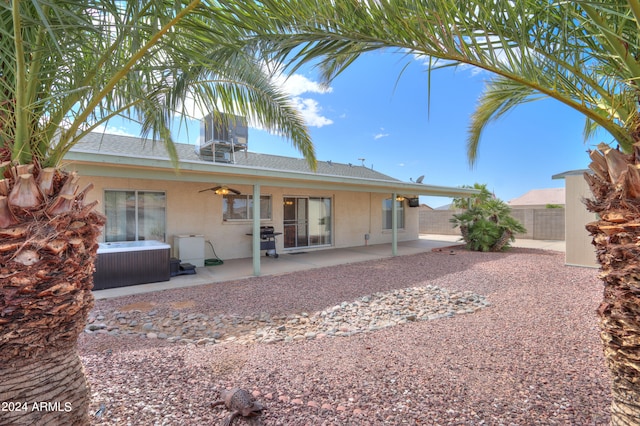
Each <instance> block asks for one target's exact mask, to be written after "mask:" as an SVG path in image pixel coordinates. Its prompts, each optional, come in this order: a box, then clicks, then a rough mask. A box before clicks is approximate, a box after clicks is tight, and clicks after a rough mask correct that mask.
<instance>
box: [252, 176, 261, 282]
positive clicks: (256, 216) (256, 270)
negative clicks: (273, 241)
mask: <svg viewBox="0 0 640 426" xmlns="http://www.w3.org/2000/svg"><path fill="white" fill-rule="evenodd" d="M252 211H253V231H252V234H253V275H255V276H256V277H259V276H260V185H259V184H257V183H256V184H255V185H253V210H252Z"/></svg>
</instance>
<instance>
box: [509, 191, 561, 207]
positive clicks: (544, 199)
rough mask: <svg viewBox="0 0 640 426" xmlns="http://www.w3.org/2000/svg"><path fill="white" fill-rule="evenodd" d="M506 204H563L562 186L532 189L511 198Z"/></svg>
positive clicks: (512, 205)
mask: <svg viewBox="0 0 640 426" xmlns="http://www.w3.org/2000/svg"><path fill="white" fill-rule="evenodd" d="M507 204H509V205H510V206H511V207H514V206H541V205H547V204H560V205H564V204H565V191H564V188H545V189H532V190H531V191H529V192H526V193H525V194H523V195H521V196H519V197H517V198H514V199H512V200H511V201H509V202H508V203H507Z"/></svg>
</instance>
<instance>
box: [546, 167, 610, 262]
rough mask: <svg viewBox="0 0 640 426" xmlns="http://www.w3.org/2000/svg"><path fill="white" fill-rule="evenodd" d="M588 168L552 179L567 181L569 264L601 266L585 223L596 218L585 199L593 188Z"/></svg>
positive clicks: (566, 233)
mask: <svg viewBox="0 0 640 426" xmlns="http://www.w3.org/2000/svg"><path fill="white" fill-rule="evenodd" d="M585 172H587V173H589V171H588V170H572V171H568V172H564V173H558V174H557V175H554V176H552V179H564V181H565V189H566V194H565V202H564V204H565V241H566V257H565V263H566V264H567V265H575V266H589V267H599V266H600V265H599V264H598V263H597V261H596V254H595V248H594V246H593V245H592V244H591V236H589V233H588V232H587V230H586V229H585V225H586V224H587V223H589V222H593V221H595V220H596V215H595V214H594V213H591V212H589V211H587V208H586V207H585V205H584V203H583V200H584V199H585V198H589V197H591V196H592V195H591V190H590V189H589V185H587V181H586V180H585V179H584V176H583V175H584V173H585Z"/></svg>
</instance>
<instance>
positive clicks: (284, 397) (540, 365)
mask: <svg viewBox="0 0 640 426" xmlns="http://www.w3.org/2000/svg"><path fill="white" fill-rule="evenodd" d="M454 253H455V254H454V255H451V254H450V253H449V250H445V251H442V252H429V253H423V254H418V255H412V256H400V257H396V258H390V259H386V260H382V261H373V262H363V263H355V264H349V265H342V266H337V267H331V268H321V269H314V270H310V271H303V272H296V273H291V274H286V275H280V276H268V277H259V278H250V279H245V280H238V281H233V282H225V283H217V284H212V285H206V286H200V287H195V288H188V289H181V290H167V291H163V292H157V293H150V294H142V295H136V296H129V297H123V298H118V299H111V300H104V301H99V302H97V307H98V308H99V309H101V310H102V311H108V310H109V309H113V310H120V309H123V307H125V306H126V305H128V309H131V307H135V306H140V307H144V306H153V308H154V309H156V310H158V312H159V314H162V313H167V312H170V311H174V310H175V309H178V308H180V309H183V310H184V311H185V312H197V313H201V312H205V313H207V314H211V315H217V314H240V315H251V314H255V313H257V312H269V313H270V314H274V315H276V314H292V313H300V312H302V311H306V312H314V311H318V310H322V309H323V308H326V307H328V306H333V305H336V304H338V303H340V302H342V301H352V300H354V299H357V298H358V297H362V296H364V295H368V294H372V293H375V292H379V291H386V290H393V289H399V288H406V287H413V286H423V285H434V286H438V287H442V288H447V289H452V290H462V291H466V290H468V291H473V292H475V293H478V294H481V295H485V296H486V297H487V298H488V300H489V302H490V303H491V306H489V307H487V308H483V309H481V310H479V311H477V312H475V313H472V314H466V315H456V316H454V317H451V318H441V319H437V320H431V321H422V322H410V323H407V324H403V325H398V326H395V327H391V328H387V329H384V330H380V331H375V332H370V333H362V334H356V335H352V336H350V337H334V338H332V337H327V338H323V339H314V340H306V341H298V342H290V343H284V342H280V343H274V344H251V345H246V346H245V345H240V344H236V343H224V344H214V345H208V346H196V345H192V344H191V345H185V344H180V343H169V342H166V341H164V340H149V339H143V338H141V337H128V336H124V335H120V336H108V335H100V336H89V335H83V336H81V338H80V342H79V348H80V353H81V357H82V360H83V362H84V364H85V367H86V373H87V375H88V378H89V381H90V383H91V387H92V394H93V395H92V406H91V408H92V412H96V411H98V410H99V408H100V407H101V404H103V407H104V409H103V410H102V412H101V414H99V415H98V416H94V417H93V424H96V425H97V424H100V425H116V424H117V425H164V424H167V425H217V424H220V422H221V420H222V419H224V418H225V417H226V416H227V415H228V412H227V410H226V409H224V408H221V407H216V408H213V409H212V408H210V403H211V402H213V401H215V400H216V399H217V398H218V396H219V392H220V390H221V389H224V388H231V387H242V388H245V389H248V390H249V391H251V392H254V394H255V395H257V396H258V399H259V400H260V401H261V402H262V403H264V405H266V407H267V409H266V411H265V412H264V414H263V416H262V418H261V420H260V421H257V422H248V421H245V420H244V419H241V420H236V422H237V424H238V425H243V424H264V425H404V424H407V425H581V426H584V425H605V424H607V423H608V421H609V414H608V406H609V403H610V398H609V379H608V373H607V371H606V368H605V363H604V358H603V356H602V350H601V344H600V340H599V336H598V327H597V319H596V314H595V310H596V308H597V306H598V304H599V301H600V295H601V291H602V285H601V283H600V281H599V280H598V279H597V274H598V271H597V270H595V269H589V268H577V267H569V266H564V256H563V254H562V253H557V252H550V251H542V250H533V249H518V248H515V249H512V250H511V251H509V252H507V253H471V252H467V251H465V250H463V249H460V248H456V249H455V251H454ZM308 255H313V254H312V253H310V254H308ZM236 422H234V424H236Z"/></svg>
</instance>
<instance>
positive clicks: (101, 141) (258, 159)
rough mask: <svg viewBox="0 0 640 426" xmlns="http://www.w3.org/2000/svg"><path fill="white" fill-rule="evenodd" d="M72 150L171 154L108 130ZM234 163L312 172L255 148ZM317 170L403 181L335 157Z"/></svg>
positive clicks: (193, 152) (182, 147)
mask: <svg viewBox="0 0 640 426" xmlns="http://www.w3.org/2000/svg"><path fill="white" fill-rule="evenodd" d="M175 146H176V150H177V152H178V158H179V159H180V161H190V162H202V163H204V164H217V165H224V164H228V163H224V162H215V163H214V162H213V161H211V160H206V159H203V158H202V157H201V156H200V155H199V153H198V147H197V146H195V145H190V144H183V143H176V144H175ZM72 151H75V152H80V151H88V152H94V153H100V154H116V155H119V156H132V157H138V158H163V159H167V158H169V154H168V152H167V150H166V148H165V147H164V145H163V143H162V142H158V141H153V140H144V139H140V138H137V137H132V136H122V135H113V134H106V133H95V132H94V133H90V134H88V135H87V136H85V137H84V138H83V139H82V140H81V141H80V142H78V143H77V144H76V145H75V146H74V147H73V148H72ZM234 164H235V165H239V166H247V167H253V168H259V169H270V170H283V171H291V172H305V173H313V171H312V170H311V168H310V167H309V164H308V163H307V161H306V160H305V159H303V158H294V157H284V156H279V155H271V154H261V153H256V152H245V151H241V152H236V154H235V162H234ZM315 173H317V174H321V175H322V174H324V175H331V176H343V177H352V178H360V179H377V180H386V181H392V182H400V181H399V180H398V179H396V178H393V177H391V176H388V175H385V174H383V173H380V172H377V171H375V170H373V169H371V168H368V167H364V166H361V165H355V164H343V163H334V162H332V161H318V162H317V169H316V170H315Z"/></svg>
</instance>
